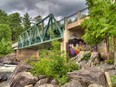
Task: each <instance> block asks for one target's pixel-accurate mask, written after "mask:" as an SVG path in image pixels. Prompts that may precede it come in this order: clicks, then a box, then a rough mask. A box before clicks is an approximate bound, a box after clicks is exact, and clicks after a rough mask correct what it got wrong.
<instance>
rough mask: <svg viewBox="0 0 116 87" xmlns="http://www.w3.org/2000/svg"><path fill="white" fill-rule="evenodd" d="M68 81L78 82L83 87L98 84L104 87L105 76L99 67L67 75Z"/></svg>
mask: <svg viewBox="0 0 116 87" xmlns="http://www.w3.org/2000/svg"><path fill="white" fill-rule="evenodd" d="M68 77H69V78H70V79H75V80H78V81H79V82H80V83H81V84H82V85H83V86H85V87H88V86H89V85H90V84H99V85H103V86H106V83H107V81H106V79H105V74H104V72H102V71H101V70H100V68H99V67H92V68H89V69H82V70H79V71H73V72H69V73H68Z"/></svg>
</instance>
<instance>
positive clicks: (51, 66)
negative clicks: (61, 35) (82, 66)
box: [31, 41, 78, 85]
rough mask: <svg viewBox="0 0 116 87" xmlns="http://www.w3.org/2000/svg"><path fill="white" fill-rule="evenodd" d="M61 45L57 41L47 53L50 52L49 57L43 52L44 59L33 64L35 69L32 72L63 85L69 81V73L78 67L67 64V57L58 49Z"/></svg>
mask: <svg viewBox="0 0 116 87" xmlns="http://www.w3.org/2000/svg"><path fill="white" fill-rule="evenodd" d="M59 44H60V43H59V42H57V41H54V42H53V43H52V46H53V47H52V48H51V49H52V50H49V51H45V52H46V53H48V52H49V55H48V54H46V53H45V52H44V51H43V52H44V53H43V54H44V56H42V57H43V58H40V59H39V61H38V62H36V63H35V62H33V63H32V66H33V69H32V70H31V72H32V73H33V74H34V75H36V76H39V75H45V76H46V77H51V78H54V79H56V80H57V81H58V83H59V85H62V84H64V83H66V82H67V81H68V77H67V72H70V71H73V70H77V69H78V65H77V64H75V63H74V62H73V61H69V62H67V60H66V57H65V56H64V55H62V52H60V50H59V49H58V48H59ZM45 54H46V55H47V57H46V55H45ZM61 55H62V56H61Z"/></svg>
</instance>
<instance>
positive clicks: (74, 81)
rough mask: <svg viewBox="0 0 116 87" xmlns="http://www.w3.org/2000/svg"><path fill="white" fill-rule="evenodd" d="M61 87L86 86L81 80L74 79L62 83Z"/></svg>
mask: <svg viewBox="0 0 116 87" xmlns="http://www.w3.org/2000/svg"><path fill="white" fill-rule="evenodd" d="M61 87H84V86H82V85H81V83H80V82H78V81H77V80H72V81H70V82H68V83H66V84H64V85H62V86H61Z"/></svg>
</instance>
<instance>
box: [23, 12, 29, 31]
mask: <svg viewBox="0 0 116 87" xmlns="http://www.w3.org/2000/svg"><path fill="white" fill-rule="evenodd" d="M23 25H24V30H27V29H29V28H30V26H31V22H30V17H29V14H28V13H26V14H25V15H24V17H23Z"/></svg>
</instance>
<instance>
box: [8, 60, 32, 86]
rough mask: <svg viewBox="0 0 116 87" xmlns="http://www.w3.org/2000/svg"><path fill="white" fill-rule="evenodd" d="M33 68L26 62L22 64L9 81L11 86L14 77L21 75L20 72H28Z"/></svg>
mask: <svg viewBox="0 0 116 87" xmlns="http://www.w3.org/2000/svg"><path fill="white" fill-rule="evenodd" d="M31 68H32V66H31V65H29V64H27V63H26V62H25V61H22V62H20V63H19V64H18V65H17V67H16V68H15V70H14V72H13V73H12V76H11V78H10V80H9V84H10V83H12V80H13V79H14V77H15V76H16V75H17V74H18V73H20V72H28V71H29V70H30V69H31Z"/></svg>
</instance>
